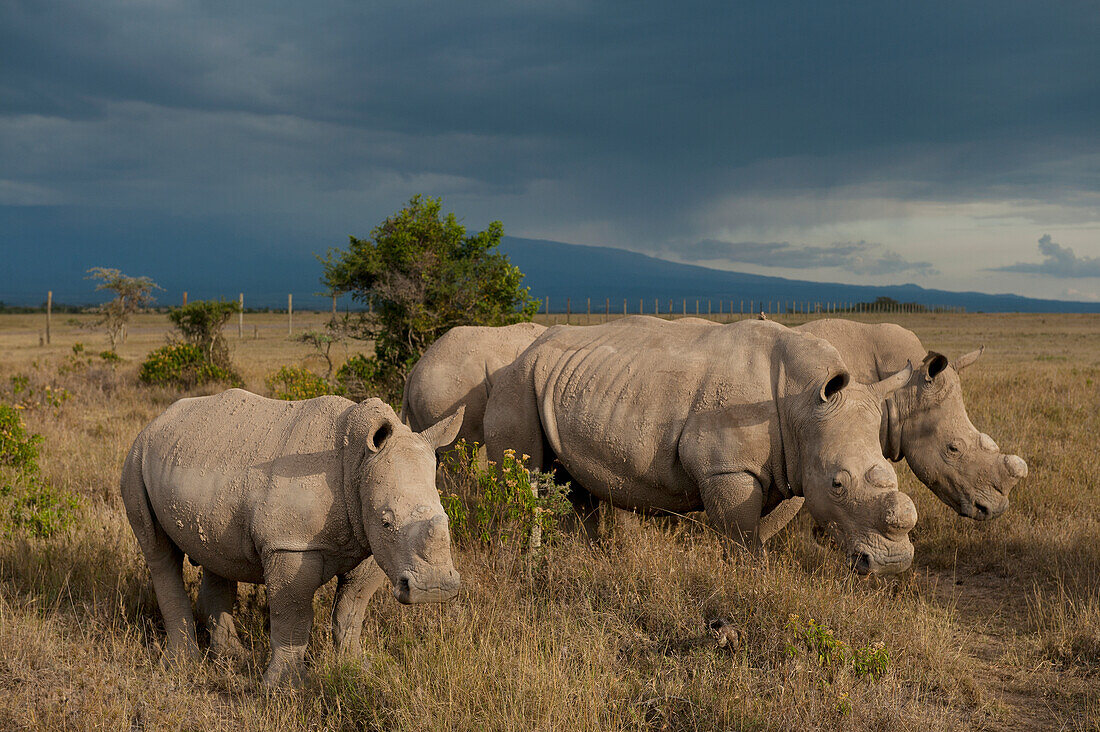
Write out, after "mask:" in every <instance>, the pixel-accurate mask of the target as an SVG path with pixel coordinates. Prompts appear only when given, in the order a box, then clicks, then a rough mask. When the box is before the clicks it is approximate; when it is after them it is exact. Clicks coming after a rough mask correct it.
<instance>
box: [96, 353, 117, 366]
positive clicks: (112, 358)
mask: <svg viewBox="0 0 1100 732" xmlns="http://www.w3.org/2000/svg"><path fill="white" fill-rule="evenodd" d="M99 357H100V358H102V359H103V360H104V361H106V362H107V363H109V364H116V363H121V362H122V356H119V355H118V354H117V353H115V352H114V351H100V352H99Z"/></svg>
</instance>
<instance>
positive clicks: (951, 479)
mask: <svg viewBox="0 0 1100 732" xmlns="http://www.w3.org/2000/svg"><path fill="white" fill-rule="evenodd" d="M982 350H983V349H978V350H977V351H974V352H972V353H968V354H966V355H965V356H962V357H961V358H959V359H958V360H957V361H955V362H954V363H948V361H947V358H946V357H944V356H943V355H941V354H939V353H935V352H929V354H928V355H927V356H926V357H925V359H924V362H923V363H922V364H921V367H920V368H919V369H918V370H917V371H916V373H914V374H913V376H912V378H911V379H910V380H909V383H908V384H906V386H905V387H904V388H903V389H901V390H899V391H898V392H897V393H895V394H894V396H893V399H892V401H893V402H894V403H892V404H888V405H887V407H888V418H889V422H888V426H887V429H886V434H887V439H886V443H887V446H886V451H887V455H888V456H889V457H891V458H893V459H895V460H897V459H899V458H901V457H905V459H906V461H907V462H908V463H909V467H910V468H912V470H913V473H914V475H916V476H917V478H918V479H919V480H920V481H921V482H922V483H924V484H925V485H927V486H928V487H929V488H931V489H932V491H933V492H934V493H935V494H936V495H937V496H938V497H939V499H940V500H942V501H943V502H944V503H946V504H947V505H949V506H951V507H952V508H954V509H955V510H956V511H958V512H959V513H960V514H961V515H963V516H968V517H970V518H973V519H990V518H995V517H997V516H999V515H1000V514H1002V513H1003V512H1004V510H1005V509H1006V508H1008V493H1009V491H1010V490H1011V489H1012V487H1013V486H1015V485H1016V483H1017V482H1018V481H1019V480H1020V479H1021V478H1023V477H1025V476H1026V475H1027V463H1025V462H1024V461H1023V459H1022V458H1020V457H1019V456H1018V455H1005V454H1004V453H1002V452H1001V451H1000V449H998V447H997V443H996V442H994V441H993V438H992V437H990V436H989V435H986V434H983V433H981V432H979V431H978V430H977V429H975V427H974V425H973V424H971V422H970V418H969V416H967V414H966V407H965V406H964V405H963V399H962V388H961V386H960V384H959V371H961V370H962V369H964V368H966V367H967V366H969V365H970V364H972V363H974V361H976V360H977V359H978V356H980V355H981V354H982Z"/></svg>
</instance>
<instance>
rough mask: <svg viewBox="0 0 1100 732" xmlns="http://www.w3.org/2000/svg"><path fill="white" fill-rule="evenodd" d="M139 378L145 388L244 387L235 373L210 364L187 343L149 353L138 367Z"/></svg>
mask: <svg viewBox="0 0 1100 732" xmlns="http://www.w3.org/2000/svg"><path fill="white" fill-rule="evenodd" d="M138 378H139V379H141V380H142V381H143V382H144V383H146V384H152V385H157V386H178V387H181V388H183V389H190V388H192V387H195V386H199V385H201V384H208V383H212V382H221V383H223V384H227V385H229V386H242V385H243V382H242V381H241V377H240V376H238V375H237V374H236V373H235V372H234V371H232V370H231V369H228V368H225V367H223V366H218V365H217V364H215V363H211V362H210V361H208V360H207V359H206V354H205V353H204V352H203V350H202V349H201V348H199V347H198V346H195V345H192V344H190V343H173V344H170V345H167V346H164V347H162V348H158V349H157V350H155V351H153V352H152V353H150V354H149V355H148V356H146V358H145V362H144V363H142V364H141V369H140V370H139V371H138Z"/></svg>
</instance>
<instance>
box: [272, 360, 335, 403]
mask: <svg viewBox="0 0 1100 732" xmlns="http://www.w3.org/2000/svg"><path fill="white" fill-rule="evenodd" d="M264 384H265V385H266V386H267V390H268V391H269V392H270V393H271V396H272V397H273V398H274V399H285V400H287V401H298V400H300V399H312V398H314V397H319V396H324V395H325V394H335V393H336V390H334V389H333V387H332V386H331V385H330V384H329V383H328V382H327V381H325V380H324V379H322V378H321V377H320V376H318V375H317V374H315V373H313V372H312V371H310V370H308V369H304V368H302V367H301V366H283V367H282V368H280V369H279V370H278V371H276V372H275V373H272V374H268V376H267V377H266V378H265V379H264Z"/></svg>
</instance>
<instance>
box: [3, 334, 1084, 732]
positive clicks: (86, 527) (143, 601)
mask: <svg viewBox="0 0 1100 732" xmlns="http://www.w3.org/2000/svg"><path fill="white" fill-rule="evenodd" d="M66 317H67V316H60V317H55V319H54V338H53V341H54V343H53V345H51V346H50V347H40V346H39V345H38V332H39V330H40V329H41V327H42V321H43V319H42V316H0V354H2V357H0V394H3V393H4V390H5V389H6V387H7V383H8V377H9V376H10V375H13V374H26V375H29V376H30V377H31V378H32V381H38V382H40V383H46V382H51V383H53V384H56V385H60V386H64V387H66V388H67V389H69V390H70V391H71V392H72V393H73V397H72V398H71V399H69V400H68V401H66V402H65V403H64V404H62V406H61V407H60V408H59V409H54V408H51V407H41V408H35V409H29V410H27V411H26V414H25V418H26V421H27V424H28V427H29V428H30V429H32V430H33V431H35V432H39V433H41V434H43V435H44V436H45V438H46V441H45V443H44V445H43V460H42V466H43V471H44V474H45V475H46V477H47V478H48V479H49V480H50V481H52V482H53V484H54V485H57V486H59V487H62V488H64V489H66V490H68V491H71V492H73V493H75V494H77V495H79V496H80V497H81V500H82V503H81V508H80V509H79V515H78V520H77V522H76V524H75V526H74V527H72V528H71V529H70V530H68V531H67V532H65V533H63V534H62V535H58V536H55V537H53V538H50V539H36V538H32V537H27V536H23V535H20V534H18V533H17V534H14V535H12V536H9V537H6V538H0V700H2V702H0V728H33V729H58V728H77V729H82V728H105V729H118V728H127V727H129V728H132V729H173V728H182V729H208V730H220V729H273V728H275V729H287V730H297V729H303V730H304V729H358V728H376V729H416V730H419V729H440V730H466V729H592V730H605V729H609V730H618V729H639V728H657V729H662V728H664V729H869V728H870V729H883V730H893V729H921V728H923V729H1059V728H1065V729H1097V728H1098V725H1100V465H1097V462H1096V444H1097V435H1098V434H1100V318H1097V317H1096V316H1011V315H1005V316H998V315H935V316H916V315H911V316H891V317H890V318H889V319H891V320H893V321H895V322H900V323H901V324H902V325H905V326H907V327H909V328H912V329H913V330H915V331H916V332H917V333H918V335H920V336H921V338H922V340H923V341H924V343H925V345H926V346H928V347H930V348H935V349H937V350H941V351H944V352H945V353H947V355H948V356H957V355H959V354H960V353H962V352H965V351H969V350H971V349H972V348H974V347H976V346H977V345H979V344H982V343H984V344H985V345H986V347H987V349H986V354H985V356H984V357H983V359H982V360H981V361H979V363H978V365H976V366H975V367H973V368H972V369H971V370H969V371H967V372H966V374H965V375H964V379H963V385H964V389H965V392H966V399H967V405H968V407H969V411H970V415H971V418H972V420H973V421H974V423H975V424H976V425H978V427H979V428H981V429H983V430H984V431H986V432H988V433H990V434H991V435H993V436H994V438H995V439H996V440H997V441H998V442H999V443H1000V444H1001V446H1002V447H1003V448H1005V449H1007V450H1011V451H1013V452H1017V453H1019V454H1020V455H1022V456H1024V458H1025V459H1026V460H1027V461H1028V464H1029V467H1030V470H1031V474H1030V476H1029V477H1028V478H1027V479H1026V480H1025V481H1023V483H1022V484H1021V485H1020V486H1018V487H1017V488H1016V490H1015V491H1014V493H1013V496H1012V507H1011V508H1010V509H1009V511H1008V512H1007V513H1006V514H1005V515H1004V516H1002V517H1001V518H999V519H997V520H995V521H992V522H989V523H988V524H980V523H976V522H973V521H970V520H968V519H963V518H960V517H958V516H956V515H955V514H954V513H953V512H952V511H950V509H948V508H947V507H946V506H943V505H942V504H940V503H939V502H938V501H937V500H936V499H935V498H934V497H933V496H932V494H931V493H930V492H929V491H927V490H926V489H924V488H923V487H922V486H920V485H918V484H917V482H916V481H915V479H914V478H913V476H912V475H911V474H910V473H909V471H908V470H907V469H905V468H904V467H903V466H899V474H900V475H901V478H902V487H903V490H905V491H907V492H909V493H910V494H911V495H912V496H913V497H914V500H915V501H916V503H917V506H918V509H919V511H920V516H921V518H920V522H919V523H918V525H917V528H916V529H915V531H914V540H915V543H916V547H917V557H916V563H915V567H914V569H913V570H912V571H910V572H909V573H907V574H906V575H905V576H903V577H901V578H900V579H897V580H890V581H879V580H873V579H870V580H865V579H859V578H856V577H853V576H851V575H850V574H848V573H847V572H846V571H844V569H843V568H842V566H841V564H840V562H839V560H838V557H836V556H835V554H834V553H832V552H831V551H830V550H828V549H825V548H822V547H820V546H818V545H817V544H816V543H815V542H814V540H813V538H812V536H811V532H810V530H809V528H810V526H809V521H808V519H806V518H804V517H803V518H800V519H799V520H798V521H797V522H795V524H794V525H793V526H792V527H791V528H790V529H789V530H787V531H786V532H784V533H783V534H782V535H781V537H779V539H778V541H777V544H776V546H775V547H774V551H773V552H772V553H771V559H770V560H769V562H768V563H767V564H766V565H760V564H758V563H756V562H754V561H752V560H749V559H744V558H741V557H736V556H735V557H732V558H730V559H723V558H722V554H721V549H720V547H719V544H718V542H717V541H716V540H715V537H714V536H713V534H712V533H711V532H710V531H709V530H708V529H706V528H705V527H704V526H702V525H701V524H700V523H698V522H695V521H691V520H685V521H658V520H647V521H644V522H643V523H642V527H641V529H640V533H638V534H636V535H634V534H632V535H629V536H622V535H617V536H615V537H613V538H612V539H611V540H610V541H608V542H607V543H606V544H605V545H602V546H600V547H596V548H593V547H591V546H588V545H586V544H584V543H583V542H580V541H577V540H573V539H568V538H567V539H566V540H564V541H563V542H562V543H561V544H559V545H557V546H554V547H552V548H551V550H550V551H549V553H548V555H547V558H546V559H545V560H544V561H540V562H537V563H535V564H534V565H533V566H532V565H529V564H528V562H527V560H526V559H525V558H524V557H523V556H522V555H520V554H518V553H517V552H515V551H514V550H500V551H497V552H495V553H489V552H486V551H484V550H482V549H478V548H474V547H466V546H461V547H457V548H456V564H457V565H458V568H459V570H460V571H461V572H462V574H463V579H464V587H463V590H462V593H461V594H460V596H459V598H458V599H457V600H455V601H454V602H452V603H449V604H447V605H444V606H438V607H436V606H433V607H411V608H406V607H401V606H399V605H398V604H397V603H396V601H395V600H393V599H392V597H390V596H389V595H388V593H380V595H379V597H377V598H375V599H374V600H372V602H371V607H370V612H369V613H368V618H367V626H366V628H365V631H364V642H363V655H362V658H360V659H357V660H354V661H351V662H341V661H338V660H337V659H336V658H335V657H334V655H333V652H332V648H331V644H330V642H329V640H328V629H329V625H328V620H327V617H328V612H329V611H330V609H331V602H332V588H331V586H330V587H328V588H325V590H324V591H323V592H321V593H319V594H318V597H317V600H316V609H317V623H316V626H315V630H314V642H313V644H312V646H311V648H312V650H311V664H312V666H313V674H312V680H311V681H310V683H309V686H308V687H307V688H306V689H304V690H302V691H299V692H281V693H276V694H267V693H265V692H264V691H263V690H262V688H261V687H260V685H259V679H260V675H261V673H262V670H263V666H264V663H265V660H266V649H267V636H266V630H265V626H266V604H265V601H264V593H263V590H262V588H252V587H247V586H242V589H241V592H240V597H239V602H238V608H237V617H238V621H239V627H240V629H241V633H242V639H243V641H244V642H245V645H246V647H247V646H249V645H250V644H251V647H252V649H253V653H252V656H251V659H250V660H249V661H248V662H247V663H246V664H245V665H244V666H242V667H237V668H231V667H227V666H223V665H220V664H217V663H214V662H211V661H206V662H203V663H199V664H192V665H187V666H185V667H178V668H171V669H167V670H165V669H162V668H161V665H160V647H161V644H162V643H163V630H162V628H161V626H160V617H159V613H158V612H157V610H156V603H155V599H154V597H153V595H152V590H151V587H150V586H149V583H148V571H147V570H146V568H145V565H144V562H143V560H142V558H141V556H140V554H139V553H138V551H137V547H136V543H135V541H134V539H133V536H132V534H131V532H130V528H129V526H128V525H127V523H126V520H125V517H124V515H123V512H122V507H121V501H120V500H119V497H118V491H117V481H118V474H119V471H120V468H121V464H122V460H123V458H124V456H125V453H126V450H127V449H128V448H129V445H130V442H131V441H132V440H133V438H134V436H135V435H136V434H137V432H138V431H139V430H140V429H141V427H142V426H143V425H144V424H145V423H146V422H147V421H149V420H150V419H152V418H153V417H154V416H156V415H157V414H158V413H159V412H160V411H161V410H163V409H164V408H165V407H166V406H167V405H168V404H169V403H171V401H173V400H174V399H175V398H177V397H178V396H179V395H178V394H175V393H171V392H169V391H167V390H161V389H147V388H142V387H139V386H137V385H136V379H135V373H136V369H137V363H138V362H139V360H140V357H141V356H143V355H144V354H145V353H146V352H147V351H149V350H151V349H152V348H154V347H156V346H158V345H160V344H161V343H162V342H163V340H164V335H165V333H166V332H167V322H166V319H165V318H163V317H162V316H142V317H141V318H140V319H139V322H138V323H136V324H135V326H134V327H133V328H132V329H131V337H130V340H129V342H128V343H127V344H125V345H124V346H123V347H122V348H121V349H120V351H121V354H122V356H123V358H124V359H126V360H125V361H124V363H123V364H121V365H120V366H119V367H117V369H114V368H111V367H109V366H107V365H105V364H102V365H100V364H97V363H96V362H97V360H98V359H95V358H93V365H92V366H91V367H89V368H86V369H84V370H81V371H79V372H75V373H69V374H64V375H58V370H59V367H60V366H62V364H63V363H64V362H65V360H66V359H67V357H68V354H69V353H71V346H72V344H73V342H75V341H81V342H83V343H85V344H86V345H87V346H88V350H89V351H92V352H98V351H99V350H100V349H101V348H103V347H104V346H103V342H104V339H103V338H102V336H99V335H96V334H93V333H89V332H87V331H81V330H78V329H76V328H73V327H71V326H67V325H64V320H65V318H66ZM323 319H324V315H313V316H310V315H296V317H295V321H296V329H297V328H301V327H305V325H306V323H307V322H309V321H312V322H314V323H320V322H322V321H323ZM868 319H870V318H868ZM877 319H879V320H885V319H887V318H885V317H879V318H877ZM595 320H597V318H595V317H593V321H595ZM800 320H801V319H798V320H796V319H793V318H792V319H791V322H792V323H796V322H800ZM253 325H255V326H256V333H257V334H258V335H259V337H258V338H253V337H252V335H253V331H252V327H253ZM285 328H286V321H285V316H278V315H262V316H261V315H246V316H245V335H246V337H245V338H244V339H243V340H240V341H238V340H237V338H236V327H235V325H234V326H233V327H231V328H230V329H228V332H229V335H230V343H231V347H232V348H233V350H234V358H235V361H236V363H237V364H238V365H239V367H240V369H241V371H242V373H243V375H244V378H245V381H246V384H247V386H248V387H249V388H250V389H252V390H254V391H258V392H260V393H262V392H263V376H264V375H265V374H267V373H269V372H270V371H273V370H275V369H276V368H277V367H278V366H279V365H282V364H286V363H301V362H302V360H303V359H304V358H305V357H306V356H307V355H308V349H307V348H306V347H304V346H302V345H301V344H298V343H295V342H291V341H288V340H287V339H286V335H285V332H286V331H285ZM197 576H198V570H196V569H194V568H191V567H188V577H189V581H190V582H191V584H192V589H194V587H195V585H196V581H197ZM791 615H798V616H799V618H800V620H799V621H797V622H804V621H805V619H807V618H809V617H813V618H814V619H815V620H816V621H817V622H819V623H823V624H824V625H826V626H827V627H829V628H830V629H832V631H833V632H834V634H835V636H836V638H838V639H839V640H842V641H844V642H845V643H847V644H850V645H851V646H855V647H859V648H867V647H870V646H871V645H872V644H874V643H878V642H881V643H884V644H885V646H886V650H887V652H888V653H889V664H888V669H887V671H886V673H885V674H884V675H883V676H882V677H881V678H878V679H871V678H857V677H856V675H855V674H854V673H853V672H852V670H851V668H850V667H844V666H840V667H830V666H829V665H828V664H826V665H825V666H822V665H820V664H819V663H818V661H817V659H816V657H815V655H814V654H811V653H809V652H807V650H806V648H805V646H804V644H802V643H800V642H799V641H798V639H797V638H796V637H795V634H794V632H793V631H792V630H791V629H790V628H789V627H788V623H789V620H788V618H789V616H791ZM715 616H726V617H729V618H730V619H731V620H732V621H733V622H734V624H735V625H736V626H737V627H738V628H739V629H740V630H741V632H742V633H743V642H742V644H741V647H740V648H739V649H737V650H736V651H733V652H731V651H729V650H727V649H725V648H718V647H717V646H716V645H715V644H714V643H713V641H712V640H711V638H710V635H709V632H708V630H707V628H706V627H705V621H706V620H707V619H708V618H711V617H715Z"/></svg>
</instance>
